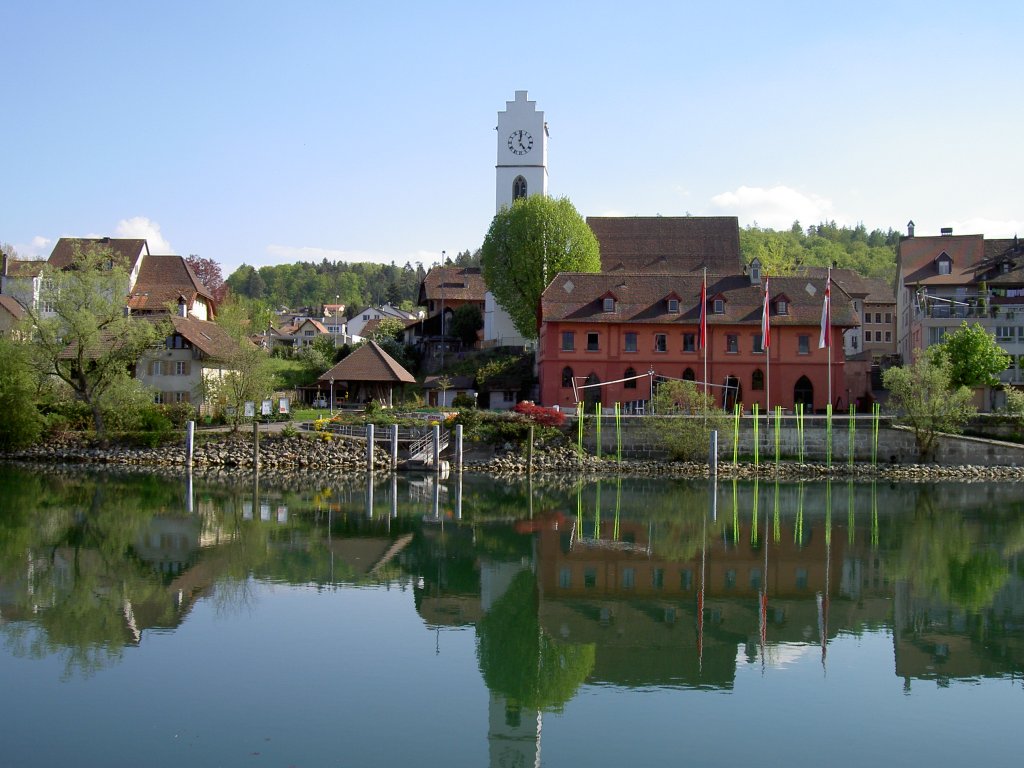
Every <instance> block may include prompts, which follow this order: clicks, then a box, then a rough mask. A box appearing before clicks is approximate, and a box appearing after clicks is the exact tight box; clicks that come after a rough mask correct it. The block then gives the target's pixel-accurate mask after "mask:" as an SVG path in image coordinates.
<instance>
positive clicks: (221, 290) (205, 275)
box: [185, 253, 228, 304]
mask: <svg viewBox="0 0 1024 768" xmlns="http://www.w3.org/2000/svg"><path fill="white" fill-rule="evenodd" d="M185 263H186V264H188V265H189V266H190V267H191V268H192V271H193V272H195V275H196V277H198V278H199V280H200V282H202V284H203V285H205V286H206V288H207V289H208V290H209V291H210V293H211V294H213V300H214V301H215V302H217V303H218V304H220V303H221V302H222V301H224V299H225V298H226V297H227V293H228V286H227V283H225V282H224V275H223V274H222V273H221V269H220V264H218V263H217V262H216V261H214V260H213V259H204V258H202V257H201V256H199V255H197V254H195V253H190V254H189V255H188V258H186V259H185Z"/></svg>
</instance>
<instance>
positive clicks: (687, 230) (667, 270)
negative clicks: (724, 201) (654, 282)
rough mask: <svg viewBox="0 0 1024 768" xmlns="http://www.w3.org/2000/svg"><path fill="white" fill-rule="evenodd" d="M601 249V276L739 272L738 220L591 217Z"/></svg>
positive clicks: (740, 263) (716, 218)
mask: <svg viewBox="0 0 1024 768" xmlns="http://www.w3.org/2000/svg"><path fill="white" fill-rule="evenodd" d="M587 224H588V225H590V229H591V230H592V231H593V233H594V235H595V237H597V241H598V243H599V244H600V247H601V271H602V272H636V273H639V272H644V273H659V274H684V273H686V272H699V271H701V270H703V269H704V268H705V267H706V268H707V269H708V271H709V272H714V273H718V274H726V273H731V272H735V273H739V272H741V271H742V269H743V259H742V256H741V255H740V230H739V221H738V219H737V218H736V217H735V216H621V217H620V216H616V217H611V216H607V217H606V216H590V217H588V218H587Z"/></svg>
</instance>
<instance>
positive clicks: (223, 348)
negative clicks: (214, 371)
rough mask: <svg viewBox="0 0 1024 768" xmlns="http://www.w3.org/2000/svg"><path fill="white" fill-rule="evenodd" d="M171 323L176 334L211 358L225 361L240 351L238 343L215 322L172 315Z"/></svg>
mask: <svg viewBox="0 0 1024 768" xmlns="http://www.w3.org/2000/svg"><path fill="white" fill-rule="evenodd" d="M171 322H172V323H173V324H174V330H175V332H176V333H179V334H181V336H182V337H184V338H185V339H187V340H188V341H189V342H191V344H192V346H194V347H196V348H197V349H198V350H200V351H201V352H202V353H203V354H205V355H206V356H207V357H209V358H212V359H214V360H225V359H227V358H229V357H230V356H231V354H232V353H234V352H235V351H236V350H237V349H238V343H237V342H236V341H235V340H234V339H233V338H231V335H230V334H229V333H228V332H227V331H225V330H224V329H223V328H221V327H220V326H219V325H217V324H216V323H214V322H210V321H209V320H199V319H197V318H194V317H180V316H178V315H172V316H171Z"/></svg>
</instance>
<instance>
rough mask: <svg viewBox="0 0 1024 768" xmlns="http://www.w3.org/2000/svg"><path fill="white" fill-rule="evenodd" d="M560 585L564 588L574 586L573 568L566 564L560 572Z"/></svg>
mask: <svg viewBox="0 0 1024 768" xmlns="http://www.w3.org/2000/svg"><path fill="white" fill-rule="evenodd" d="M558 586H560V587H561V588H562V589H568V588H569V587H571V586H572V568H569V567H568V566H566V567H563V568H562V569H561V570H560V571H559V572H558Z"/></svg>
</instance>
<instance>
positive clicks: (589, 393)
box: [583, 373, 601, 412]
mask: <svg viewBox="0 0 1024 768" xmlns="http://www.w3.org/2000/svg"><path fill="white" fill-rule="evenodd" d="M600 383H601V380H600V379H599V378H597V374H596V373H592V374H590V375H589V376H587V380H586V381H585V382H584V384H588V385H589V384H600ZM583 402H584V403H586V404H587V410H588V411H591V412H593V410H594V406H595V405H597V404H598V403H600V402H601V387H588V388H587V389H584V390H583Z"/></svg>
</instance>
